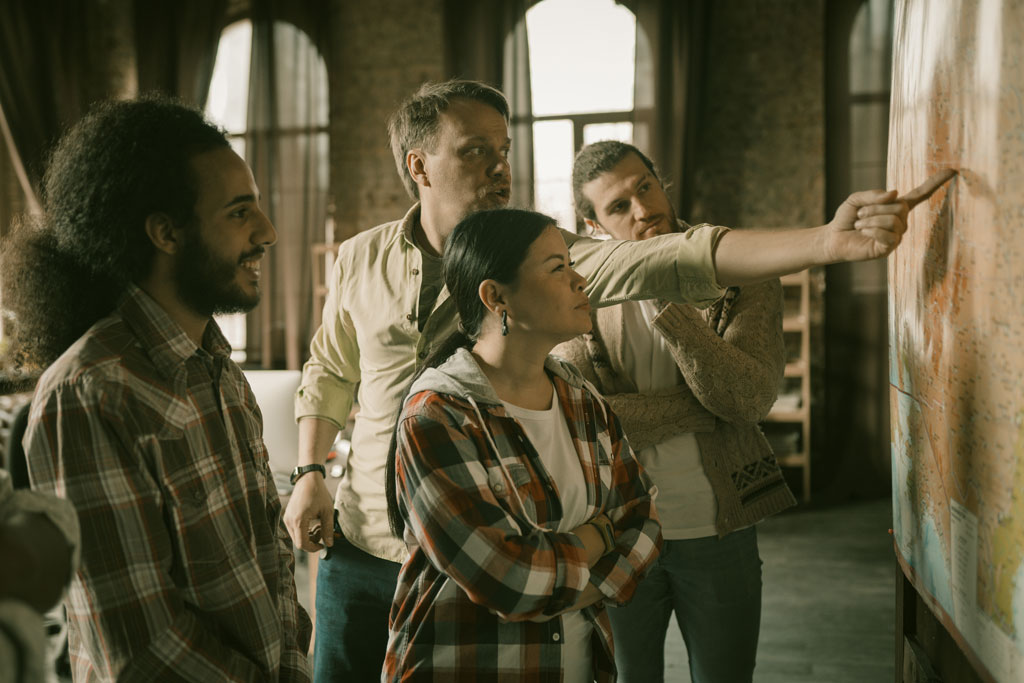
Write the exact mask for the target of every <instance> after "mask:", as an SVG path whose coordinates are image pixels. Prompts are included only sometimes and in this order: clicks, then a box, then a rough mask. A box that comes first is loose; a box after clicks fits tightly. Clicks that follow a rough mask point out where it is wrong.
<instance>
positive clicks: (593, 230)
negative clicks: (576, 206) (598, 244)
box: [583, 218, 607, 235]
mask: <svg viewBox="0 0 1024 683" xmlns="http://www.w3.org/2000/svg"><path fill="white" fill-rule="evenodd" d="M583 225H585V226H587V230H588V231H590V234H591V235H604V234H607V232H606V231H605V229H604V228H602V227H601V224H600V223H598V222H597V221H595V220H593V219H591V218H584V219H583Z"/></svg>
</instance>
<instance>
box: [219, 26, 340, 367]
mask: <svg viewBox="0 0 1024 683" xmlns="http://www.w3.org/2000/svg"><path fill="white" fill-rule="evenodd" d="M260 26H261V25H260V24H255V25H254V24H253V22H251V21H249V20H248V19H246V20H242V21H236V22H234V23H233V24H231V25H229V26H228V27H227V28H225V29H224V31H223V33H222V34H221V38H220V43H219V45H218V49H217V58H216V61H215V63H214V70H213V77H212V79H211V82H210V90H209V96H208V98H207V105H206V113H207V116H209V117H210V119H211V120H213V121H214V122H216V123H218V124H219V125H221V126H222V127H224V129H225V130H227V132H228V135H229V138H230V140H231V145H232V147H233V148H234V149H235V151H236V152H237V153H238V154H239V156H241V157H242V158H244V159H245V160H246V161H247V162H248V164H249V166H250V167H251V168H252V169H253V174H254V176H255V178H256V182H257V184H258V185H259V187H260V191H261V193H262V197H261V203H262V206H263V209H264V211H265V212H267V215H268V216H269V217H270V219H271V220H272V221H273V222H274V224H275V226H276V227H277V233H278V241H277V245H276V246H274V247H273V248H272V249H271V250H270V251H269V252H268V254H267V256H266V258H265V266H264V275H263V283H262V287H263V300H262V301H261V303H260V306H259V307H258V308H257V309H256V311H254V312H253V313H251V314H249V315H246V314H237V315H230V316H221V317H218V323H219V324H220V325H221V327H222V329H223V330H224V332H225V335H226V336H227V337H228V340H229V341H230V342H231V345H232V348H233V349H234V356H235V358H236V360H239V361H248V362H249V363H255V364H259V365H261V366H263V367H288V368H296V369H297V368H298V367H299V365H300V363H301V358H300V356H301V353H302V346H303V345H304V341H303V340H305V339H308V337H309V336H310V334H309V332H310V331H309V329H308V328H309V325H310V320H311V306H312V304H311V303H310V302H311V300H312V295H311V293H310V290H311V287H312V283H311V280H310V278H309V275H308V274H309V273H310V270H311V264H310V245H311V244H312V243H314V242H319V241H321V240H323V230H324V224H325V219H326V212H327V204H328V192H329V189H328V182H329V165H328V164H329V155H328V143H329V139H328V122H329V119H328V106H329V101H328V83H327V67H326V64H325V63H324V60H323V58H322V57H321V55H320V53H319V51H318V50H317V47H316V45H315V44H314V43H313V41H312V40H310V38H309V36H308V35H307V34H306V33H304V32H303V31H301V30H300V29H298V28H296V27H295V26H294V25H293V24H290V23H287V22H282V21H275V22H272V23H271V24H269V25H267V27H266V28H265V29H261V28H260ZM332 237H333V236H332ZM256 312H258V315H255V314H256Z"/></svg>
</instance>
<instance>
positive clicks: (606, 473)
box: [384, 349, 661, 683]
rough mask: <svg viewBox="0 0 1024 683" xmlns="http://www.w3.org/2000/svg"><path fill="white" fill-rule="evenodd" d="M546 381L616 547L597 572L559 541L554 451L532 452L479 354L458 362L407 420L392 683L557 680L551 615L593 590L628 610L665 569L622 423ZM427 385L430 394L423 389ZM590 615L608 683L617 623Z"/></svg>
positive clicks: (562, 384)
mask: <svg viewBox="0 0 1024 683" xmlns="http://www.w3.org/2000/svg"><path fill="white" fill-rule="evenodd" d="M548 370H549V374H551V376H552V381H553V382H554V385H555V394H556V397H557V399H556V400H558V401H559V402H560V404H561V407H562V410H563V412H564V414H565V417H566V421H567V424H568V427H569V432H570V435H571V437H572V441H573V444H574V445H575V447H576V451H577V455H578V456H579V460H580V465H581V467H582V469H583V474H584V480H585V483H586V488H587V518H588V519H592V518H594V517H596V516H597V515H598V514H600V513H601V512H604V513H605V514H606V515H608V517H609V518H610V519H611V520H612V522H613V523H614V525H615V529H616V541H617V547H616V549H615V550H614V551H612V552H610V553H608V554H607V555H605V556H604V557H603V558H601V560H599V561H598V563H597V564H596V565H595V566H594V567H593V568H592V569H588V568H587V561H586V555H585V553H584V550H583V544H582V542H581V541H580V539H579V537H577V536H575V535H574V534H571V533H559V532H556V531H554V529H555V528H556V527H557V526H558V521H559V519H560V518H561V516H562V512H561V510H562V508H561V503H560V501H559V498H558V495H557V490H558V486H557V482H555V481H553V480H552V479H551V477H550V475H549V474H548V473H547V470H546V468H545V467H544V466H543V464H542V463H541V461H540V458H539V456H538V455H537V451H536V448H544V447H545V446H546V444H531V443H530V441H529V440H528V439H527V437H526V434H525V433H524V432H523V429H522V427H521V426H520V425H519V423H518V422H517V421H516V420H515V419H514V418H513V417H511V416H510V415H509V414H508V412H507V411H506V410H505V408H504V406H503V405H502V404H501V402H500V401H499V400H498V398H497V396H495V395H494V392H493V389H491V388H490V385H489V384H487V381H486V379H485V378H484V377H483V374H482V373H480V371H479V368H478V367H477V366H476V363H475V362H474V361H473V359H472V356H471V355H470V354H469V352H468V351H466V350H464V349H463V350H459V351H457V352H456V354H455V355H454V356H453V357H452V358H451V359H450V360H449V361H447V362H446V363H445V364H443V365H442V366H441V367H440V368H439V369H438V370H434V371H427V373H425V374H424V376H423V377H422V378H421V379H420V380H419V381H418V382H417V383H416V385H415V386H414V387H413V391H414V395H413V396H412V397H411V398H410V399H409V401H408V402H407V403H406V405H405V408H404V410H403V412H402V416H401V418H400V420H399V425H398V457H397V462H396V476H397V478H398V495H399V508H400V510H401V513H402V517H403V519H404V520H405V523H406V532H405V537H406V542H407V543H408V544H409V559H408V560H407V561H406V563H405V564H404V565H403V566H402V570H401V573H400V574H399V578H398V589H397V591H396V593H395V602H394V605H393V606H392V608H391V618H390V622H391V624H390V627H391V634H390V640H389V643H388V651H387V657H386V660H385V664H384V680H386V681H403V682H404V681H446V682H452V683H455V682H459V681H465V682H466V683H469V682H471V681H495V682H505V681H507V682H508V683H512V682H513V681H514V682H515V683H541V682H545V683H546V682H548V681H551V682H557V681H561V680H562V670H561V669H562V652H561V649H562V648H561V642H562V637H563V631H562V620H561V618H559V617H553V618H550V615H554V614H556V613H557V612H560V611H562V610H564V609H566V608H567V607H568V606H569V605H571V604H572V603H574V602H575V601H576V600H577V599H578V598H579V596H580V594H581V592H582V591H583V589H584V588H586V586H587V584H588V583H592V584H594V585H595V586H597V587H598V588H599V589H600V590H601V592H602V593H604V595H605V596H606V599H607V600H608V601H610V602H612V603H622V602H625V601H627V600H629V599H630V598H631V597H632V595H633V592H634V591H635V590H636V586H637V582H638V581H639V580H640V577H641V576H642V575H643V573H644V572H645V571H646V569H647V567H648V566H649V565H650V564H651V563H652V562H653V561H654V559H655V558H656V557H657V555H658V548H659V547H660V545H661V526H660V524H659V523H658V520H657V515H656V514H655V512H654V507H653V501H652V489H653V484H652V483H651V480H650V479H649V478H648V477H647V475H646V474H645V473H644V472H643V470H642V469H641V468H640V466H639V464H638V463H637V460H636V458H635V457H634V454H633V451H632V450H631V449H630V448H629V444H628V443H626V441H625V439H624V438H623V436H622V430H621V428H620V427H619V424H618V420H617V419H616V418H615V417H614V415H613V414H612V413H611V410H610V409H609V408H608V406H607V404H606V403H605V402H604V400H603V399H602V398H600V397H599V396H597V395H595V394H594V393H592V392H591V391H590V390H589V389H588V388H587V387H586V386H585V385H583V383H582V380H581V378H580V376H579V373H578V371H576V369H575V368H572V367H571V366H568V365H567V364H565V363H563V362H561V361H558V360H556V359H553V358H552V359H549V361H548ZM458 384H461V386H456V385H458ZM424 385H432V386H431V387H430V389H429V390H425V391H419V389H423V388H424ZM445 385H448V386H445ZM467 395H471V396H473V397H474V400H475V402H476V403H477V404H478V406H479V410H480V415H482V417H483V423H481V420H480V416H479V415H478V414H477V411H476V409H475V408H474V407H473V405H472V403H470V402H469V401H468V399H467V398H466V396H467ZM485 430H486V432H485ZM488 433H489V435H490V438H488ZM491 439H493V442H494V445H496V446H497V449H498V452H495V449H494V447H492V445H491ZM499 458H500V460H501V463H499ZM509 477H511V480H510V479H509ZM513 486H514V487H515V492H513V491H512V490H511V487H513ZM515 493H518V495H515ZM584 614H585V616H586V617H587V618H588V619H591V620H592V621H593V622H594V631H593V634H594V635H593V638H594V640H593V648H592V651H593V657H594V675H595V677H596V679H597V680H598V681H611V680H613V679H614V671H615V667H614V663H613V658H612V648H611V629H610V627H609V623H608V617H607V614H606V613H605V610H604V609H603V606H602V605H601V604H600V603H599V604H598V605H595V606H593V607H588V608H586V610H585V611H584Z"/></svg>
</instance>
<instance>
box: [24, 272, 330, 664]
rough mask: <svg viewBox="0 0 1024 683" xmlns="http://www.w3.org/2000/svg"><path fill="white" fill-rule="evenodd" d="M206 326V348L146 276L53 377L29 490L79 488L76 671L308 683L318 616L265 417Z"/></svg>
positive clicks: (36, 418)
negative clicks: (297, 567) (301, 591)
mask: <svg viewBox="0 0 1024 683" xmlns="http://www.w3.org/2000/svg"><path fill="white" fill-rule="evenodd" d="M229 353H230V347H229V346H228V344H227V342H226V340H225V339H224V337H223V335H222V334H221V333H220V330H219V329H218V327H217V325H216V324H215V323H214V322H212V321H211V322H210V323H209V325H207V329H206V333H205V335H204V338H203V345H202V348H199V347H197V346H196V345H195V343H193V342H192V341H191V340H190V339H189V338H188V336H187V335H186V334H185V333H184V331H183V330H182V329H181V328H180V327H179V326H178V325H177V324H176V323H174V322H173V321H172V320H171V319H170V317H168V315H167V314H166V312H165V311H164V310H163V309H162V308H161V307H160V306H159V305H158V304H157V303H156V302H154V301H153V300H152V299H151V298H150V297H149V296H148V295H146V294H145V293H144V292H142V290H140V289H138V288H137V287H134V286H130V288H129V290H128V292H127V293H126V295H125V297H124V298H123V299H122V301H121V303H120V304H119V306H118V308H117V310H116V311H115V312H114V313H113V314H111V315H110V316H108V317H107V318H105V319H103V320H101V321H99V322H98V323H97V324H96V325H94V326H93V327H92V329H90V330H89V331H88V332H86V333H85V334H84V335H83V336H82V338H81V339H79V340H78V341H77V342H76V343H75V344H74V345H73V346H72V347H71V348H70V349H69V350H68V351H67V352H65V354H64V355H63V356H62V357H61V358H60V359H58V360H57V362H56V363H54V365H53V366H52V367H51V368H50V369H49V370H48V371H47V372H46V373H45V374H44V375H43V377H42V379H41V380H40V382H39V387H38V388H37V390H36V396H35V399H34V401H33V405H32V411H31V416H30V419H29V426H28V431H27V433H26V436H25V445H26V451H27V454H28V460H29V472H30V476H31V479H32V485H33V487H34V488H36V489H39V490H44V491H53V492H54V493H56V494H57V495H58V496H60V497H63V498H67V499H68V500H70V501H71V502H72V503H73V504H74V506H75V508H76V509H77V511H78V515H79V519H80V521H81V528H82V563H81V567H80V569H79V570H78V572H77V573H76V574H75V576H74V577H73V579H72V583H71V588H70V590H69V593H68V598H67V609H68V619H69V622H70V650H71V657H72V669H73V673H74V678H75V680H76V681H93V680H114V679H117V680H118V681H153V680H160V681H213V680H217V681H308V680H309V668H308V664H307V660H306V655H305V652H306V648H307V647H308V643H309V631H310V623H309V617H308V616H307V615H306V613H305V611H304V610H303V609H302V608H301V607H300V606H299V604H298V602H297V600H296V594H295V580H294V575H293V568H294V558H293V555H292V547H291V542H290V540H289V538H288V534H287V532H286V531H285V528H284V525H283V524H282V521H281V504H280V501H279V500H278V495H277V490H276V488H275V486H274V482H273V479H272V477H271V473H270V469H269V464H268V459H267V451H266V446H265V445H264V443H263V438H262V433H263V420H262V415H261V414H260V410H259V408H258V407H257V405H256V401H255V399H254V397H253V394H252V391H251V390H250V388H249V385H248V383H247V382H246V381H245V378H244V377H243V375H242V372H241V370H240V369H239V367H238V366H237V365H235V363H233V362H231V360H230V358H229Z"/></svg>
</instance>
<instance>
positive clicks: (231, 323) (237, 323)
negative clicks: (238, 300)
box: [213, 313, 245, 363]
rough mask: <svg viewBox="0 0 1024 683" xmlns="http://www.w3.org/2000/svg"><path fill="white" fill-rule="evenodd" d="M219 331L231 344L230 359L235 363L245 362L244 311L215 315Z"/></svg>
mask: <svg viewBox="0 0 1024 683" xmlns="http://www.w3.org/2000/svg"><path fill="white" fill-rule="evenodd" d="M213 319H214V320H216V321H217V325H218V326H219V327H220V331H221V332H223V333H224V337H225V338H226V339H227V340H228V343H229V344H231V360H233V361H235V362H236V363H244V362H245V313H229V314H227V315H215V316H213Z"/></svg>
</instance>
